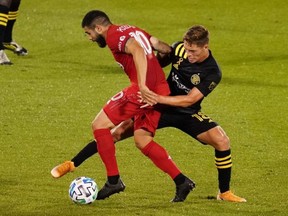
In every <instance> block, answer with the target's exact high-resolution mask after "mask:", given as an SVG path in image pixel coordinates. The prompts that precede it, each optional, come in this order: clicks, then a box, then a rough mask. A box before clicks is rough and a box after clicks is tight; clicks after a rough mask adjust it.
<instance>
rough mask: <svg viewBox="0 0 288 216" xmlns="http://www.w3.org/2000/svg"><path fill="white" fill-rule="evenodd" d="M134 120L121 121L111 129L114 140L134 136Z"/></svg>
mask: <svg viewBox="0 0 288 216" xmlns="http://www.w3.org/2000/svg"><path fill="white" fill-rule="evenodd" d="M133 131H134V122H133V120H132V119H128V120H126V121H123V122H121V123H120V124H119V125H117V126H116V127H115V128H113V129H112V130H111V134H112V136H113V139H114V142H118V141H120V140H123V139H126V138H128V137H132V136H133Z"/></svg>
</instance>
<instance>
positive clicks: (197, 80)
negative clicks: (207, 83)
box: [191, 74, 200, 85]
mask: <svg viewBox="0 0 288 216" xmlns="http://www.w3.org/2000/svg"><path fill="white" fill-rule="evenodd" d="M191 83H192V84H193V85H198V84H199V83H200V76H199V75H198V74H193V75H192V76H191Z"/></svg>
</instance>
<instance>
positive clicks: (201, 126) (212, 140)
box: [51, 26, 246, 202]
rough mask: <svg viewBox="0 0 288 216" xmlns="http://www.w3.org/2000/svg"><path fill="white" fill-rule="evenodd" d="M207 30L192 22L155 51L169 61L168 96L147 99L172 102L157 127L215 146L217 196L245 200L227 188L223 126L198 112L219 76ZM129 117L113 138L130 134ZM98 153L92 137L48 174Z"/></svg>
mask: <svg viewBox="0 0 288 216" xmlns="http://www.w3.org/2000/svg"><path fill="white" fill-rule="evenodd" d="M208 45H209V32H208V30H207V29H206V28H205V27H203V26H193V27H191V28H190V29H189V30H188V31H187V32H186V34H185V35H184V38H183V41H181V42H177V43H174V44H173V52H171V53H170V54H169V55H167V54H165V55H161V54H159V55H158V59H159V61H160V63H161V65H162V66H166V65H167V64H169V63H170V62H172V67H171V71H170V74H169V76H168V79H167V81H168V84H169V87H170V90H171V94H170V95H171V96H159V95H157V94H153V93H152V94H151V95H150V99H148V101H147V102H148V103H150V104H151V105H154V104H156V103H163V104H167V105H171V106H169V107H167V108H166V109H163V110H162V114H161V118H160V121H159V124H158V128H164V127H175V128H178V129H180V130H181V131H183V132H185V133H187V134H188V135H190V136H191V137H193V138H195V139H197V140H198V141H199V142H201V143H203V144H209V145H211V146H212V147H213V148H214V149H215V164H216V167H217V170H218V186H219V193H218V195H217V199H219V200H225V201H230V202H246V200H245V199H244V198H241V197H238V196H236V195H234V194H233V193H232V192H231V191H230V180H231V171H232V170H231V168H232V159H231V150H230V141H229V138H228V136H227V135H226V133H225V132H224V130H223V129H222V128H221V127H220V126H219V125H218V124H217V123H216V122H214V121H213V120H212V119H211V118H210V117H208V116H207V115H205V114H204V113H202V112H201V102H202V100H203V99H204V97H206V96H207V95H208V94H210V93H211V92H212V91H213V90H214V88H215V87H216V86H217V85H218V83H219V82H220V80H221V70H220V68H219V66H218V64H217V62H216V60H215V59H214V57H213V55H212V52H211V51H210V50H209V47H208ZM131 122H132V120H130V121H125V122H123V123H122V124H121V125H119V126H118V127H117V128H115V129H113V130H112V131H111V133H112V134H113V137H114V141H115V142H117V141H120V140H123V139H125V138H127V137H129V136H132V134H133V131H132V129H131V126H132V123H131ZM95 153H97V147H96V143H95V141H92V142H90V143H89V144H87V145H86V146H85V147H84V148H83V149H82V150H81V151H80V152H79V153H78V154H77V155H76V156H75V157H74V158H72V160H71V161H66V162H64V163H62V164H60V165H58V166H56V167H55V168H54V169H53V170H52V171H51V174H52V176H53V177H55V178H59V177H61V176H62V175H65V174H66V173H67V172H70V171H74V170H75V168H76V167H78V166H80V164H81V163H82V162H83V161H85V160H86V159H87V158H89V157H90V156H92V155H93V154H95Z"/></svg>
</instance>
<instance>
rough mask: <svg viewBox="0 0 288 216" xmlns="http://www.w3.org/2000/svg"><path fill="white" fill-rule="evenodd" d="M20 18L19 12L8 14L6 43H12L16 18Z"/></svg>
mask: <svg viewBox="0 0 288 216" xmlns="http://www.w3.org/2000/svg"><path fill="white" fill-rule="evenodd" d="M17 16H18V11H9V14H8V22H7V26H6V29H5V36H4V42H5V43H10V42H11V41H12V31H13V26H14V23H15V22H16V18H17Z"/></svg>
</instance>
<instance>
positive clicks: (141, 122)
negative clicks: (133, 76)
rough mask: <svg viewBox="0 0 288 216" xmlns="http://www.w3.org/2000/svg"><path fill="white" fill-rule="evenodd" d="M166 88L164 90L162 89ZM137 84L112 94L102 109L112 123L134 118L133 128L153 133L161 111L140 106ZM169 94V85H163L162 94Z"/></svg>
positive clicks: (115, 123)
mask: <svg viewBox="0 0 288 216" xmlns="http://www.w3.org/2000/svg"><path fill="white" fill-rule="evenodd" d="M166 88H168V89H167V91H166V92H165V91H164V89H166ZM138 91H139V88H138V86H136V85H132V86H130V87H127V88H125V89H124V90H122V91H121V92H119V93H117V94H116V95H114V96H113V97H112V98H111V99H110V100H109V101H108V102H107V104H106V105H105V106H104V108H103V110H104V112H105V113H106V115H107V116H108V118H109V119H110V120H111V121H112V123H113V124H114V125H118V124H120V123H121V122H122V121H124V120H127V119H131V118H133V119H134V130H137V129H144V130H147V131H149V132H151V133H153V135H154V133H155V130H156V128H157V126H158V121H159V119H160V115H161V113H160V112H159V110H156V109H155V108H154V107H152V106H148V107H145V108H140V107H141V106H142V105H143V103H140V102H138V100H139V98H138V96H137V92H138ZM164 92H165V95H168V94H169V87H168V86H166V85H163V88H162V89H161V93H162V95H164Z"/></svg>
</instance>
